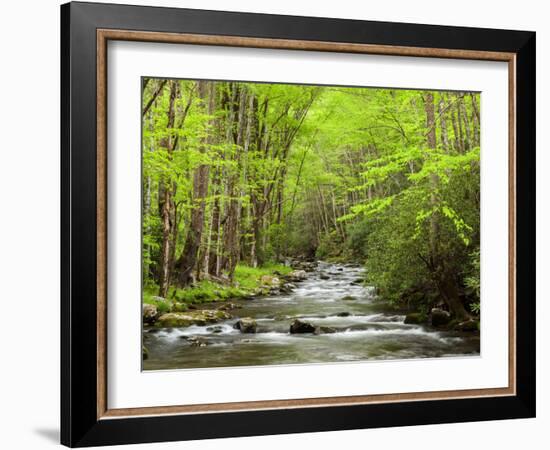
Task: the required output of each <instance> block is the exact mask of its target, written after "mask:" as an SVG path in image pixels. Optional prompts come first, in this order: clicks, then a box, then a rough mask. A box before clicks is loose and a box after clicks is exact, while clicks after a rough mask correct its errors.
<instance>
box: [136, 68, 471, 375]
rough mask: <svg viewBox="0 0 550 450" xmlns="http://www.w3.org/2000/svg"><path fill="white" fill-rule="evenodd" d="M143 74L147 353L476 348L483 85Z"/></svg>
mask: <svg viewBox="0 0 550 450" xmlns="http://www.w3.org/2000/svg"><path fill="white" fill-rule="evenodd" d="M141 89H142V92H141V98H142V110H141V121H142V130H141V132H142V176H141V180H142V241H141V242H142V305H141V306H142V319H143V327H142V368H143V370H166V369H198V368H213V367H235V366H264V365H288V364H313V363H339V362H354V361H361V362H364V361H369V360H396V359H399V360H407V359H417V358H442V357H479V355H480V315H481V305H480V128H481V127H480V124H481V108H480V107H481V94H480V93H479V92H459V91H430V90H410V89H403V88H391V87H388V88H369V87H355V86H354V87H349V86H322V85H298V84H282V83H256V82H248V81H247V82H243V81H218V80H203V79H200V80H193V79H164V78H156V77H142V82H141Z"/></svg>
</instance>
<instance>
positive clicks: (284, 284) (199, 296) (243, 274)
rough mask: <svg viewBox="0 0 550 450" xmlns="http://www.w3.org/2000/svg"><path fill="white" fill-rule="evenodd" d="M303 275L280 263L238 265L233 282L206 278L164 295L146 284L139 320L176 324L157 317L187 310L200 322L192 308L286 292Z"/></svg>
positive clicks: (220, 304)
mask: <svg viewBox="0 0 550 450" xmlns="http://www.w3.org/2000/svg"><path fill="white" fill-rule="evenodd" d="M304 278H305V271H303V270H296V269H293V268H292V267H290V266H285V265H282V264H268V265H265V266H263V267H257V268H254V267H250V266H246V265H242V264H240V265H238V266H237V267H236V269H235V276H234V279H233V281H230V280H229V279H227V278H214V277H208V278H206V279H203V280H200V281H198V282H196V283H194V284H193V285H191V286H189V287H187V288H184V289H177V288H173V287H172V288H170V290H169V291H168V295H167V296H166V298H162V297H159V296H158V295H156V293H157V292H158V287H157V286H148V287H146V288H145V289H144V292H143V321H144V324H145V325H158V326H178V325H169V323H170V322H174V321H173V320H172V321H168V320H164V321H159V319H160V318H161V317H162V316H163V315H165V314H168V313H183V312H189V314H191V316H190V317H194V316H197V317H198V318H197V320H199V321H200V317H199V316H200V314H199V313H198V312H193V311H201V310H206V311H210V310H211V309H221V310H223V309H228V307H227V306H226V304H228V303H230V302H231V301H235V300H241V299H252V298H255V297H259V296H265V295H270V294H272V295H273V294H278V293H284V292H289V291H290V290H292V288H293V287H294V285H293V282H296V281H300V280H302V279H304ZM229 306H230V305H229ZM211 316H212V319H213V318H215V315H212V314H211ZM172 317H174V316H172ZM220 318H221V317H220Z"/></svg>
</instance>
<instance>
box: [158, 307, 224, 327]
mask: <svg viewBox="0 0 550 450" xmlns="http://www.w3.org/2000/svg"><path fill="white" fill-rule="evenodd" d="M228 319H231V314H229V313H227V312H225V311H219V310H215V309H203V310H197V311H188V312H171V313H167V314H163V315H162V316H160V317H159V318H158V320H157V323H156V325H157V326H159V327H164V328H172V327H189V326H191V325H200V326H204V325H206V324H210V323H216V322H221V321H222V320H228Z"/></svg>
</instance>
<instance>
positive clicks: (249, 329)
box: [233, 317, 258, 333]
mask: <svg viewBox="0 0 550 450" xmlns="http://www.w3.org/2000/svg"><path fill="white" fill-rule="evenodd" d="M233 328H236V329H237V330H241V333H255V332H256V329H257V328H258V324H257V323H256V321H255V320H254V319H252V318H251V317H243V318H241V319H239V320H238V321H237V322H236V323H235V325H233Z"/></svg>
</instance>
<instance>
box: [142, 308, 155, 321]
mask: <svg viewBox="0 0 550 450" xmlns="http://www.w3.org/2000/svg"><path fill="white" fill-rule="evenodd" d="M142 316H143V323H146V324H151V323H154V322H155V320H156V319H157V316H158V308H157V307H156V306H155V305H151V304H149V303H144V304H143V306H142Z"/></svg>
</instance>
